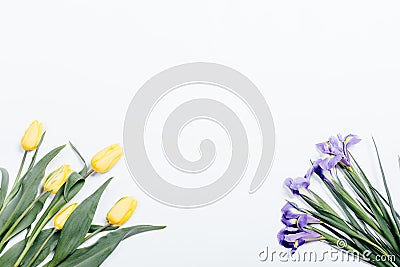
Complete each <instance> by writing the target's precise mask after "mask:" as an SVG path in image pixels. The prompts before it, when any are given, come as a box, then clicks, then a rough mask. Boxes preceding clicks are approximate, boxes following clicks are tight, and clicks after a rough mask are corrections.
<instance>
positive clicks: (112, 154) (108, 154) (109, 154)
mask: <svg viewBox="0 0 400 267" xmlns="http://www.w3.org/2000/svg"><path fill="white" fill-rule="evenodd" d="M122 154H123V150H122V147H120V146H119V145H117V144H114V145H111V146H109V147H106V148H104V149H102V150H101V151H99V152H98V153H97V154H96V155H94V157H93V158H92V162H91V163H92V169H93V170H94V171H95V172H98V173H105V172H108V171H109V170H110V169H111V168H112V167H113V166H114V165H115V164H116V163H117V162H118V160H119V159H120V158H121V157H122Z"/></svg>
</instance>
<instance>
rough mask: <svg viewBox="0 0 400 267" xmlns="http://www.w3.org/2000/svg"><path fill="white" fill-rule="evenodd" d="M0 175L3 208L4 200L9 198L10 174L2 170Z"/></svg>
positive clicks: (0, 197) (0, 205) (0, 196)
mask: <svg viewBox="0 0 400 267" xmlns="http://www.w3.org/2000/svg"><path fill="white" fill-rule="evenodd" d="M0 174H1V188H0V207H2V206H3V203H4V200H5V199H6V196H7V190H8V182H9V179H8V172H7V170H6V169H4V168H0Z"/></svg>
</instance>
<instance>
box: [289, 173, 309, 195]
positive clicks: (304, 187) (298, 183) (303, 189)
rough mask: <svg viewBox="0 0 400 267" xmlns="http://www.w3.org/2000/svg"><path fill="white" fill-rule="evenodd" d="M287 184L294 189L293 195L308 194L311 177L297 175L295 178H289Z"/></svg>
mask: <svg viewBox="0 0 400 267" xmlns="http://www.w3.org/2000/svg"><path fill="white" fill-rule="evenodd" d="M285 185H286V186H287V188H289V190H290V191H292V193H293V195H295V196H299V195H308V187H309V186H310V179H309V178H305V177H297V178H295V179H292V178H287V179H286V180H285Z"/></svg>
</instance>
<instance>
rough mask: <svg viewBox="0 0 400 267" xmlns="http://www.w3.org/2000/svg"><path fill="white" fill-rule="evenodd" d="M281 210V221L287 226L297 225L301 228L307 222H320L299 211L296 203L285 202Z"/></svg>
mask: <svg viewBox="0 0 400 267" xmlns="http://www.w3.org/2000/svg"><path fill="white" fill-rule="evenodd" d="M281 211H282V219H281V221H282V223H283V224H285V225H286V226H289V227H298V228H301V229H303V228H304V227H305V226H306V225H308V224H313V223H320V220H318V219H316V218H314V217H312V216H311V215H308V214H305V213H302V212H300V211H299V210H298V206H297V205H296V203H293V202H287V203H286V204H285V206H283V208H282V209H281Z"/></svg>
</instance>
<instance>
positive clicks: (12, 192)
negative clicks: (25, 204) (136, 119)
mask: <svg viewBox="0 0 400 267" xmlns="http://www.w3.org/2000/svg"><path fill="white" fill-rule="evenodd" d="M27 155H28V151H26V150H25V152H24V156H23V157H22V161H21V164H20V165H19V170H18V174H17V177H16V178H15V180H14V184H13V186H12V188H11V191H10V194H9V195H8V196H7V198H6V199H5V200H4V203H3V205H2V207H1V211H0V212H2V211H3V210H4V209H5V208H6V206H7V204H8V203H9V202H10V201H11V199H13V197H14V196H15V194H16V192H17V191H16V190H15V187H16V186H17V185H18V184H19V180H20V177H21V173H22V170H23V168H24V165H25V160H26V156H27Z"/></svg>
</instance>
